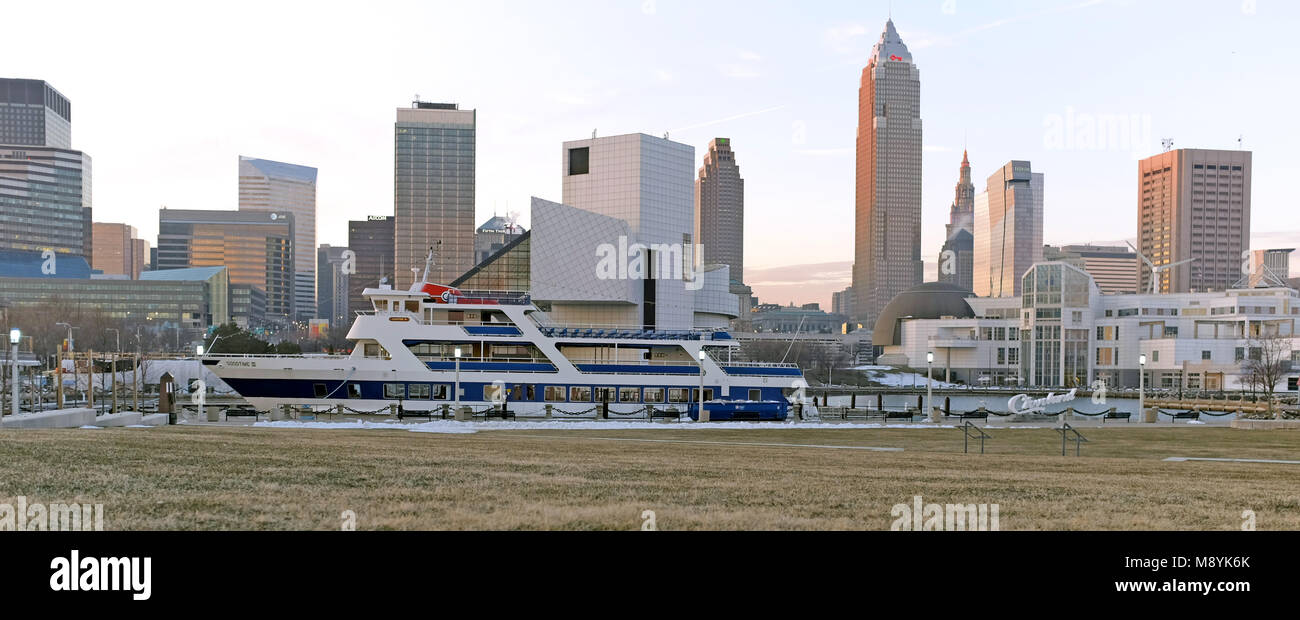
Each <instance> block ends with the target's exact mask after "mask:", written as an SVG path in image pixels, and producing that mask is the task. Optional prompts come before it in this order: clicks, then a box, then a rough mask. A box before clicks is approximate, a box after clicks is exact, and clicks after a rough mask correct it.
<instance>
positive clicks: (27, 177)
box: [0, 146, 92, 258]
mask: <svg viewBox="0 0 1300 620" xmlns="http://www.w3.org/2000/svg"><path fill="white" fill-rule="evenodd" d="M90 207H91V205H90V157H89V156H87V155H86V154H85V153H82V152H81V151H72V150H67V149H58V148H48V147H23V146H0V249H14V250H34V251H44V250H47V249H48V250H53V251H54V252H55V253H56V254H74V255H77V256H85V257H87V258H89V257H90V255H91V251H92V250H91V247H90V245H91V228H90V226H91V222H90V219H91V218H90V213H91V211H90Z"/></svg>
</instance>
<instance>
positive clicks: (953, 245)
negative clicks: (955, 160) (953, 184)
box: [939, 150, 975, 291]
mask: <svg viewBox="0 0 1300 620" xmlns="http://www.w3.org/2000/svg"><path fill="white" fill-rule="evenodd" d="M974 254H975V184H974V183H973V182H971V177H970V158H969V157H967V156H966V151H964V150H963V151H962V153H961V170H960V172H959V176H958V180H957V188H956V196H955V197H954V198H953V201H952V208H951V210H950V212H949V215H948V235H947V237H946V241H944V244H943V250H942V251H940V252H939V281H940V282H946V283H948V284H956V285H957V286H960V287H962V288H964V289H966V290H968V291H970V290H974V284H973V282H972V275H971V274H972V270H973V267H974V264H973V261H974V258H975V256H974Z"/></svg>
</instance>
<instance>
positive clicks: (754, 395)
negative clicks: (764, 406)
mask: <svg viewBox="0 0 1300 620" xmlns="http://www.w3.org/2000/svg"><path fill="white" fill-rule="evenodd" d="M762 394H763V391H762V390H750V391H749V400H753V401H759V400H763V396H762Z"/></svg>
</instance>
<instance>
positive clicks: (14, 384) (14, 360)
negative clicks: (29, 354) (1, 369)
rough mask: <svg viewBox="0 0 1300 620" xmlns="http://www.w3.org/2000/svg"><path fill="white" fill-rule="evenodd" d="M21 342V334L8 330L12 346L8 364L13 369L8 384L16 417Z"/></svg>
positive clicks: (16, 330)
mask: <svg viewBox="0 0 1300 620" xmlns="http://www.w3.org/2000/svg"><path fill="white" fill-rule="evenodd" d="M20 340H22V333H21V332H19V331H18V329H17V328H14V329H11V330H9V342H10V344H12V345H13V347H12V349H13V350H12V351H11V352H10V354H9V364H10V365H11V366H12V367H13V375H12V381H11V382H10V384H9V391H10V392H12V393H13V413H12V415H15V416H16V415H18V341H20Z"/></svg>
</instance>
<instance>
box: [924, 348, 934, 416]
mask: <svg viewBox="0 0 1300 620" xmlns="http://www.w3.org/2000/svg"><path fill="white" fill-rule="evenodd" d="M933 364H934V351H928V352H926V354H925V415H926V417H929V416H932V415H934V379H933V377H934V371H933V370H931V368H932V366H933Z"/></svg>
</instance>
